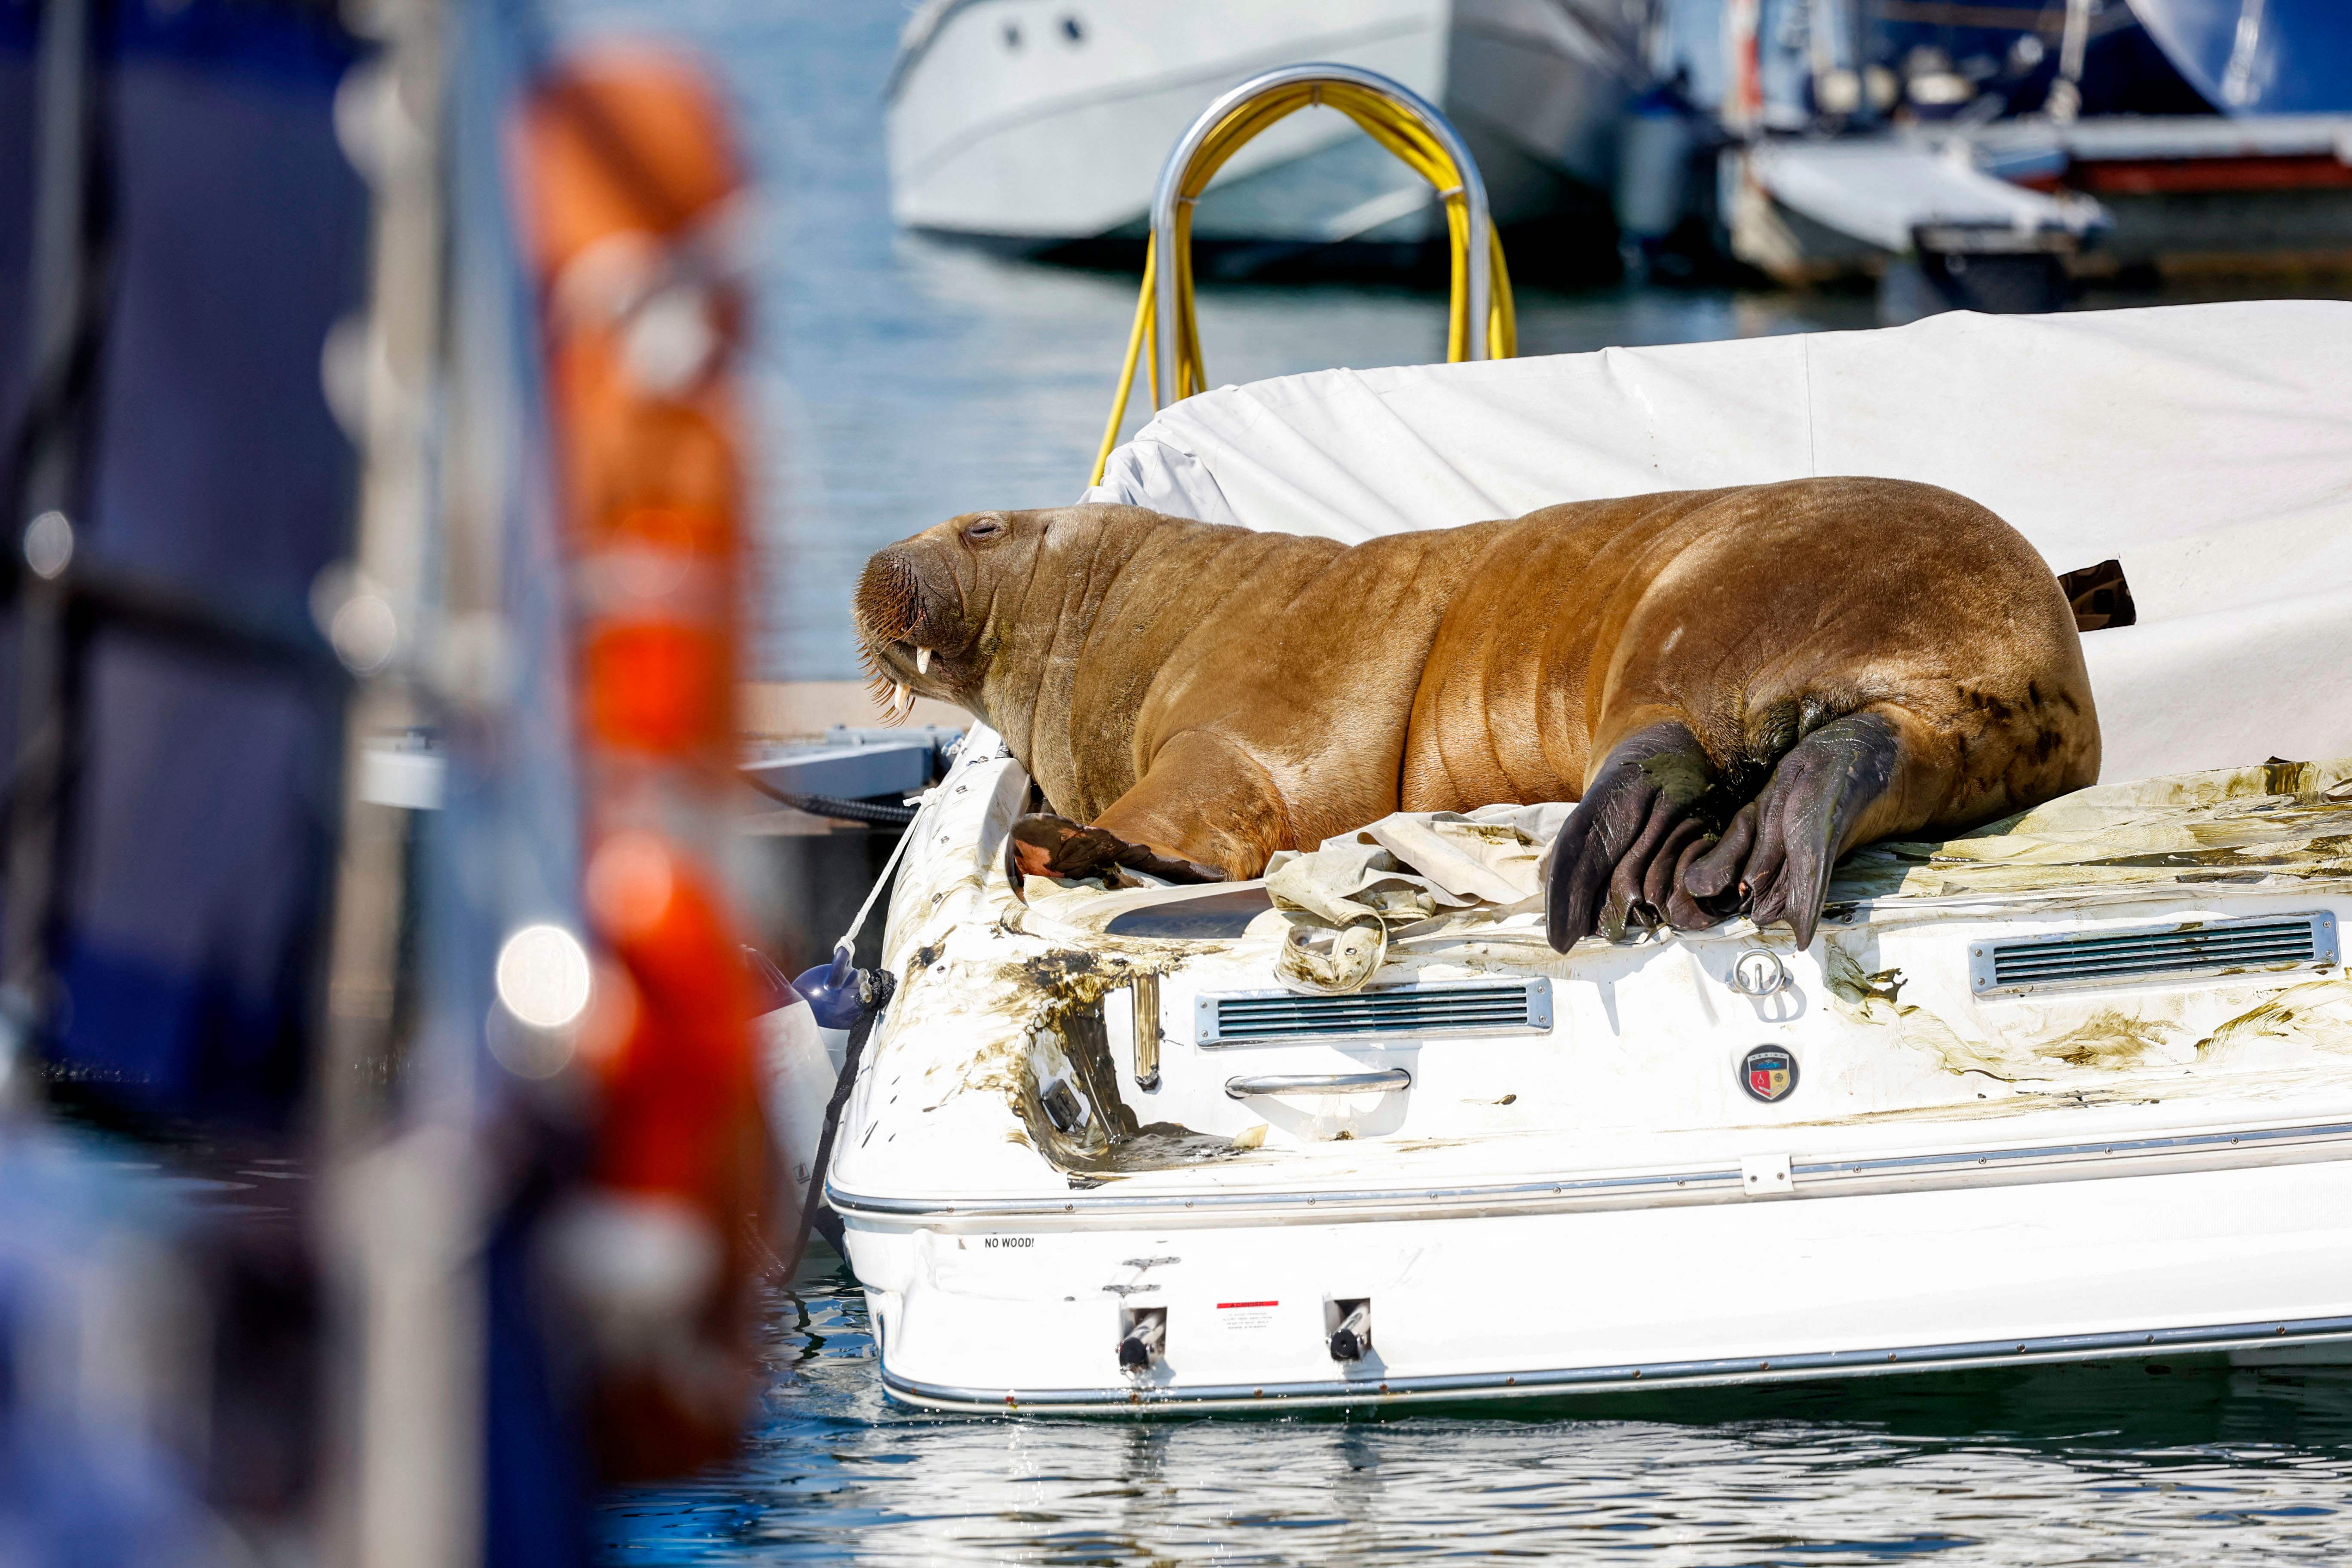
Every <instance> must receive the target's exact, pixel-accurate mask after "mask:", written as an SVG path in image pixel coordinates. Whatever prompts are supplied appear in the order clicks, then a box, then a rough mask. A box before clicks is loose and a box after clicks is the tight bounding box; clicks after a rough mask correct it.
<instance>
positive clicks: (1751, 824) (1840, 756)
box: [1676, 711, 1906, 947]
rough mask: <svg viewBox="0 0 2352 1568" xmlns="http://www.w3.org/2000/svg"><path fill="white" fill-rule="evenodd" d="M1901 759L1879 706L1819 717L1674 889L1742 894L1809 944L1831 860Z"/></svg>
mask: <svg viewBox="0 0 2352 1568" xmlns="http://www.w3.org/2000/svg"><path fill="white" fill-rule="evenodd" d="M1905 763H1906V752H1905V748H1904V744H1903V737H1902V734H1901V732H1900V731H1898V730H1897V729H1896V727H1895V724H1894V723H1893V722H1891V721H1889V720H1888V719H1887V718H1886V717H1885V715H1884V714H1881V713H1877V712H1871V711H1864V712H1861V713H1851V714H1848V715H1847V716H1846V717H1844V718H1843V719H1839V720H1836V721H1832V722H1831V723H1828V724H1824V725H1822V727H1821V728H1820V729H1818V730H1815V731H1813V732H1812V733H1811V734H1810V735H1808V736H1806V737H1805V738H1804V739H1803V740H1801V741H1800V742H1797V744H1796V745H1795V746H1794V747H1792V748H1791V749H1790V751H1789V752H1788V754H1787V755H1786V756H1783V757H1782V758H1781V759H1780V763H1779V765H1778V766H1776V767H1774V768H1773V770H1772V776H1771V777H1770V778H1769V780H1767V781H1766V783H1765V785H1764V788H1763V791H1762V792H1761V793H1760V794H1759V795H1757V797H1756V798H1755V799H1754V800H1752V801H1750V802H1749V803H1748V805H1744V806H1742V807H1740V808H1739V811H1738V814H1737V815H1736V816H1733V818H1732V819H1731V822H1730V823H1729V824H1728V825H1727V826H1726V827H1725V829H1724V834H1723V838H1722V841H1721V842H1720V843H1718V844H1717V845H1716V846H1715V847H1714V848H1712V849H1711V850H1708V851H1707V852H1706V854H1704V855H1701V856H1698V857H1696V858H1694V859H1693V860H1692V861H1691V862H1690V864H1689V865H1688V866H1686V867H1685V868H1682V869H1681V871H1680V872H1679V874H1678V876H1677V879H1676V880H1677V881H1678V883H1679V884H1680V887H1681V889H1682V891H1683V892H1684V893H1685V895H1686V896H1687V897H1688V898H1690V899H1691V900H1694V901H1695V902H1697V903H1700V904H1701V905H1704V904H1706V902H1707V901H1709V900H1722V899H1725V898H1726V897H1727V896H1729V895H1732V894H1734V893H1738V894H1743V895H1745V898H1746V900H1747V901H1748V905H1749V912H1750V914H1751V916H1752V918H1753V919H1754V920H1755V921H1756V923H1757V924H1758V925H1759V926H1765V925H1770V924H1771V923H1773V922H1774V921H1782V922H1784V923H1786V924H1787V926H1788V927H1789V929H1790V931H1793V932H1795V933H1796V938H1797V944H1798V945H1799V946H1800V947H1803V946H1807V945H1810V944H1811V942H1812V940H1813V928H1814V926H1815V925H1816V924H1818V923H1819V922H1820V921H1821V916H1822V899H1823V898H1824V897H1825V896H1826V895H1827V893H1828V891H1829V884H1830V868H1832V866H1834V865H1835V864H1836V863H1837V859H1838V857H1839V856H1841V855H1843V854H1844V853H1845V851H1846V850H1847V849H1849V848H1851V847H1853V845H1854V844H1855V843H1857V842H1858V841H1859V840H1860V839H1861V838H1862V837H1864V834H1863V833H1862V832H1861V828H1862V826H1863V825H1864V816H1865V814H1872V813H1871V808H1872V807H1873V806H1874V805H1881V804H1882V803H1884V802H1885V800H1886V798H1887V796H1888V793H1889V791H1890V788H1892V787H1893V786H1895V784H1897V782H1898V778H1899V775H1900V774H1901V773H1902V771H1903V769H1904V765H1905ZM1873 815H1876V816H1882V817H1883V816H1885V812H1884V811H1883V810H1882V811H1880V812H1878V813H1875V814H1873ZM1872 826H1874V827H1876V828H1877V829H1878V830H1879V831H1878V832H1876V833H1873V834H1871V835H1870V837H1879V836H1880V834H1883V833H1884V832H1885V831H1886V830H1888V829H1890V828H1896V827H1898V825H1896V824H1894V823H1891V822H1884V821H1882V822H1878V823H1874V824H1873V825H1872Z"/></svg>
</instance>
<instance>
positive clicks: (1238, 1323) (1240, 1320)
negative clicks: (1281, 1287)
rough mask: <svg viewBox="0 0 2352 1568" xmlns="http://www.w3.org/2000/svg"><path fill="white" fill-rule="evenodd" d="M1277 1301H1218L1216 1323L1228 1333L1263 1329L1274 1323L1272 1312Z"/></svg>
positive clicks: (1276, 1305)
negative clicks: (1220, 1324)
mask: <svg viewBox="0 0 2352 1568" xmlns="http://www.w3.org/2000/svg"><path fill="white" fill-rule="evenodd" d="M1281 1305H1282V1303H1281V1302H1279V1301H1220V1302H1218V1303H1217V1321H1219V1322H1221V1323H1223V1325H1224V1326H1225V1327H1226V1328H1227V1329H1228V1330H1230V1331H1250V1330H1255V1329H1263V1328H1265V1327H1268V1326H1269V1325H1271V1324H1272V1323H1273V1321H1274V1310H1275V1309H1276V1307H1279V1306H1281Z"/></svg>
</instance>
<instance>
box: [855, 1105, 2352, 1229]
mask: <svg viewBox="0 0 2352 1568" xmlns="http://www.w3.org/2000/svg"><path fill="white" fill-rule="evenodd" d="M2282 1155H2284V1156H2285V1157H2286V1158H2288V1159H2291V1160H2295V1161H2307V1160H2328V1159H2343V1158H2347V1157H2352V1121H2333V1122H2325V1123H2320V1124H2316V1125H2309V1126H2302V1127H2263V1128H2255V1129H2252V1130H2240V1131H2218V1132H2195V1133H2176V1134H2173V1135H2171V1136H2168V1137H2158V1138H2114V1139H2103V1140H2100V1141H2097V1142H2081V1143H2045V1144H2037V1145H2034V1146H2032V1147H2030V1148H2018V1149H2002V1148H1992V1149H1964V1150H1958V1151H1955V1152H1945V1153H1937V1154H1896V1155H1884V1156H1868V1155H1857V1156H1853V1157H1850V1158H1843V1159H1836V1160H1816V1161H1810V1162H1802V1163H1795V1162H1792V1163H1791V1164H1790V1177H1791V1180H1792V1184H1793V1186H1794V1191H1793V1192H1792V1193H1791V1194H1788V1195H1790V1196H1795V1197H1803V1196H1807V1195H1809V1194H1810V1195H1812V1196H1817V1197H1830V1196H1848V1195H1859V1194H1865V1193H1874V1192H1892V1191H1916V1190H1919V1189H1922V1188H1935V1187H1977V1186H2007V1185H2011V1184H2017V1183H2021V1182H2030V1181H2036V1180H2043V1181H2048V1180H2060V1181H2065V1180H2083V1179H2089V1178H2095V1177H2099V1176H2107V1175H2115V1174H2121V1173H2123V1172H2122V1171H2119V1170H2118V1169H2117V1168H2116V1167H2119V1166H2123V1167H2128V1169H2129V1171H2130V1173H2133V1174H2145V1173H2152V1169H2153V1170H2162V1169H2174V1170H2210V1169H2213V1168H2215V1167H2216V1166H2221V1167H2227V1166H2230V1165H2234V1164H2246V1165H2253V1164H2272V1163H2280V1159H2281V1156H2282ZM825 1201H826V1202H827V1203H829V1204H831V1205H833V1207H834V1208H835V1211H836V1212H838V1213H840V1214H843V1215H863V1216H869V1217H872V1218H877V1219H893V1218H895V1219H913V1218H921V1219H928V1220H934V1221H936V1220H939V1219H943V1218H949V1217H950V1216H957V1215H961V1216H968V1217H971V1218H973V1219H1000V1218H1003V1217H1007V1216H1021V1217H1026V1218H1049V1217H1054V1216H1066V1217H1068V1218H1070V1219H1073V1220H1077V1221H1078V1223H1091V1222H1093V1221H1096V1220H1099V1219H1109V1218H1115V1217H1118V1216H1124V1215H1149V1216H1151V1217H1152V1218H1153V1219H1154V1220H1155V1221H1156V1222H1157V1223H1161V1224H1165V1223H1167V1222H1169V1221H1170V1220H1171V1219H1173V1220H1181V1219H1184V1218H1187V1217H1197V1218H1198V1219H1200V1220H1202V1221H1207V1220H1211V1219H1214V1218H1229V1217H1234V1216H1236V1215H1240V1216H1263V1217H1266V1218H1271V1219H1276V1220H1278V1221H1287V1222H1291V1223H1298V1222H1311V1223H1323V1222H1329V1221H1338V1220H1346V1219H1360V1218H1389V1219H1394V1218H1420V1217H1428V1216H1435V1215H1447V1214H1459V1213H1465V1212H1466V1213H1477V1212H1482V1211H1494V1210H1497V1209H1507V1210H1510V1211H1513V1212H1522V1213H1523V1212H1527V1211H1528V1210H1540V1209H1550V1208H1591V1207H1633V1206H1639V1205H1656V1204H1665V1203H1717V1202H1732V1201H1738V1202H1754V1201H1757V1200H1755V1199H1752V1198H1750V1197H1749V1196H1748V1192H1747V1184H1746V1182H1745V1181H1744V1180H1743V1179H1742V1177H1741V1175H1740V1171H1739V1168H1738V1166H1737V1165H1732V1166H1726V1167H1723V1168H1720V1169H1707V1170H1696V1171H1674V1172H1664V1173H1627V1174H1620V1175H1607V1176H1584V1177H1559V1178H1556V1179H1543V1178H1538V1179H1536V1180H1533V1181H1521V1182H1498V1183H1494V1184H1486V1185H1477V1186H1433V1187H1391V1188H1367V1189H1354V1190H1343V1191H1313V1190H1292V1191H1287V1192H1267V1191H1256V1192H1214V1191H1203V1192H1195V1193H1191V1194H1185V1193H1134V1194H1127V1193H1116V1192H1111V1193H1070V1194H1066V1195H1063V1194H1050V1195H1048V1194H1040V1195H1038V1196H1034V1197H1007V1198H957V1199H953V1200H949V1199H943V1198H929V1197H919V1198H909V1197H884V1196H879V1195H875V1194H864V1193H854V1192H850V1191H847V1190H845V1189H844V1188H843V1187H841V1186H840V1185H838V1184H836V1183H835V1182H834V1181H832V1180H830V1179H828V1180H827V1181H826V1183H825ZM1080 1216H1083V1218H1080Z"/></svg>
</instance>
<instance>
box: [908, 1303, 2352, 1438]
mask: <svg viewBox="0 0 2352 1568" xmlns="http://www.w3.org/2000/svg"><path fill="white" fill-rule="evenodd" d="M2347 1340H2352V1317H2331V1318H2287V1319H2270V1320H2265V1321H2255V1322H2250V1323H2214V1324H2205V1325H2200V1326H2197V1327H2192V1328H2177V1329H2129V1330H2122V1331H2111V1332H2105V1333H2093V1334H2042V1335H2032V1336H2028V1337H2025V1338H2022V1339H2002V1340H1976V1341H1969V1342H1960V1343H1954V1344H1930V1345H1897V1346H1891V1347H1890V1346H1880V1347H1877V1348H1875V1349H1872V1350H1853V1351H1812V1352H1799V1353H1797V1354H1792V1355H1766V1356H1755V1357H1738V1358H1718V1359H1713V1360H1706V1361H1665V1362H1629V1363H1622V1364H1619V1365H1614V1366H1580V1367H1561V1368H1555V1369H1549V1370H1544V1371H1536V1372H1517V1373H1504V1372H1483V1373H1453V1374H1447V1375H1441V1376H1424V1377H1395V1376H1390V1377H1381V1376H1379V1375H1377V1374H1371V1375H1367V1376H1363V1377H1360V1378H1347V1379H1339V1378H1331V1379H1323V1380H1319V1381H1316V1382H1308V1383H1279V1384H1277V1383H1269V1384H1202V1385H1201V1386H1199V1387H1196V1388H1183V1387H1173V1388H1155V1387H1148V1386H1122V1387H1104V1388H1055V1389H1036V1390H1026V1391H1024V1390H1022V1389H1003V1388H1000V1389H986V1388H958V1387H953V1386H950V1385H949V1384H933V1383H922V1382H919V1381H917V1380H916V1379H913V1378H908V1377H902V1376H900V1375H899V1374H898V1373H895V1372H892V1371H891V1370H890V1367H889V1363H887V1361H886V1362H885V1363H883V1367H882V1385H883V1387H884V1388H885V1389H886V1390H887V1391H888V1392H889V1393H890V1394H892V1395H894V1396H895V1397H897V1398H898V1399H900V1400H902V1401H904V1402H906V1403H908V1404H911V1405H929V1406H932V1407H935V1408H943V1409H953V1410H974V1411H981V1410H993V1411H1003V1410H1029V1411H1039V1412H1045V1411H1071V1412H1099V1413H1105V1414H1108V1413H1127V1412H1132V1411H1134V1410H1136V1409H1138V1408H1139V1407H1140V1408H1145V1409H1149V1408H1150V1407H1152V1406H1154V1405H1183V1406H1186V1407H1190V1408H1198V1407H1201V1406H1228V1407H1237V1408H1244V1409H1246V1408H1249V1407H1251V1406H1259V1407H1263V1406H1265V1405H1270V1404H1275V1403H1282V1404H1288V1405H1309V1404H1311V1405H1356V1404H1363V1403H1366V1402H1373V1401H1389V1402H1397V1401H1402V1400H1426V1399H1469V1398H1475V1399H1496V1398H1504V1399H1508V1398H1522V1397H1526V1396H1528V1395H1530V1394H1563V1393H1588V1394H1589V1393H1601V1392H1628V1391H1636V1390H1638V1391H1641V1392H1643V1393H1647V1392H1649V1391H1651V1390H1654V1389H1659V1388H1693V1387H1706V1386H1710V1385H1717V1384H1735V1383H1766V1382H1776V1381H1780V1380H1801V1379H1804V1378H1815V1377H1821V1376H1823V1375H1825V1374H1835V1375H1839V1376H1866V1375H1885V1374H1888V1373H1917V1372H1941V1371H1950V1370H1957V1369H1960V1368H1965V1367H1971V1366H1982V1365H1987V1364H1994V1363H2009V1364H2012V1365H2013V1364H2016V1363H2021V1362H2050V1361H2080V1360H2096V1359H2105V1358H2112V1357H2121V1356H2133V1355H2147V1354H2149V1353H2151V1352H2165V1351H2175V1352H2178V1351H2225V1350H2243V1349H2251V1348H2253V1347H2256V1346H2269V1345H2281V1344H2309V1343H2313V1342H2327V1341H2347Z"/></svg>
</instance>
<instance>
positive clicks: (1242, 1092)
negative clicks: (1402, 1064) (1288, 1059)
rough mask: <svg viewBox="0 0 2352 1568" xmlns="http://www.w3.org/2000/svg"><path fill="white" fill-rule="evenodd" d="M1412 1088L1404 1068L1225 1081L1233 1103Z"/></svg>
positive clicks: (1269, 1076) (1298, 1074) (1284, 1074)
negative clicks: (1256, 1098) (1270, 1096)
mask: <svg viewBox="0 0 2352 1568" xmlns="http://www.w3.org/2000/svg"><path fill="white" fill-rule="evenodd" d="M1411 1088H1412V1074H1411V1073H1409V1072H1407V1071H1405V1070H1404V1068H1384V1069H1383V1070H1381V1071H1380V1072H1306V1073H1271V1074H1261V1075H1260V1076H1258V1077H1256V1078H1229V1079H1225V1096H1226V1098H1227V1099H1229V1100H1247V1099H1248V1098H1249V1097H1250V1096H1252V1095H1254V1094H1388V1093H1391V1092H1392V1091H1394V1090H1396V1089H1411Z"/></svg>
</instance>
